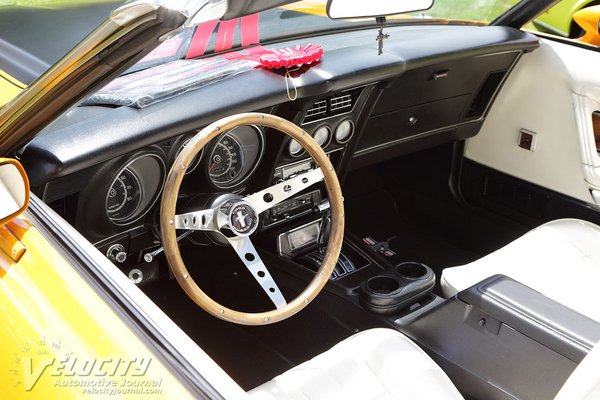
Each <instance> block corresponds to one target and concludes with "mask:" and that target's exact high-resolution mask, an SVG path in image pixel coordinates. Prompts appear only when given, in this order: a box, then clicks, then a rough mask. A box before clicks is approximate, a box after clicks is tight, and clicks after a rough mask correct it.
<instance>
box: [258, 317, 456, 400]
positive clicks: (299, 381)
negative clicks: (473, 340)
mask: <svg viewBox="0 0 600 400" xmlns="http://www.w3.org/2000/svg"><path fill="white" fill-rule="evenodd" d="M315 340H318V338H315ZM249 394H250V397H251V398H252V399H264V400H266V399H269V400H273V399H294V400H296V399H302V400H312V399H315V400H317V399H318V400H331V399H340V400H342V399H343V400H347V399H361V400H369V399H382V400H383V399H427V400H430V399H462V397H461V395H460V393H459V392H458V390H457V389H456V388H455V387H454V385H453V384H452V382H451V381H450V379H449V378H448V377H447V376H446V374H445V373H444V372H443V371H442V370H441V369H440V367H438V365H437V364H436V363H435V362H433V360H431V358H429V356H427V354H425V353H424V352H423V350H421V349H420V348H419V347H418V346H417V345H416V344H415V343H414V342H412V341H411V340H410V339H409V338H407V337H406V336H404V335H403V334H401V333H399V332H397V331H395V330H392V329H371V330H367V331H364V332H361V333H358V334H356V335H354V336H352V337H350V338H348V339H346V340H344V341H342V342H340V343H338V344H337V345H335V346H334V347H333V348H331V349H330V350H328V351H326V352H325V353H322V354H320V355H318V356H317V357H315V358H313V359H312V360H309V361H307V362H305V363H303V364H300V365H299V366H297V367H295V368H293V369H291V370H289V371H287V372H285V373H284V374H282V375H280V376H278V377H276V378H274V379H273V380H271V381H269V382H267V383H265V384H263V385H261V386H259V387H257V388H255V389H253V390H251V391H250V392H249Z"/></svg>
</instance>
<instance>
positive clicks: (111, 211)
mask: <svg viewBox="0 0 600 400" xmlns="http://www.w3.org/2000/svg"><path fill="white" fill-rule="evenodd" d="M141 198H142V190H141V185H140V181H139V179H138V178H137V176H135V174H134V173H133V172H131V171H130V170H129V169H127V168H125V169H124V170H122V171H121V173H120V174H119V175H118V176H117V177H116V179H115V180H114V181H113V183H112V185H111V186H110V189H109V190H108V193H107V195H106V215H107V216H108V218H109V219H111V220H112V221H115V222H120V221H125V220H127V219H129V218H131V217H132V216H133V215H134V214H135V213H136V211H137V209H138V206H139V204H140V200H141Z"/></svg>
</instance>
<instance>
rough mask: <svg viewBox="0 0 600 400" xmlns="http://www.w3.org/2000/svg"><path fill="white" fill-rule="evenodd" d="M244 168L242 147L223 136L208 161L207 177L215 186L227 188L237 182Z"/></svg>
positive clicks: (229, 137) (233, 140)
mask: <svg viewBox="0 0 600 400" xmlns="http://www.w3.org/2000/svg"><path fill="white" fill-rule="evenodd" d="M243 167H244V152H243V151H242V146H240V144H239V143H238V142H237V140H235V139H234V138H233V137H231V136H229V135H225V136H223V137H222V138H221V139H219V141H218V142H217V144H216V145H215V147H214V148H213V150H212V153H211V154H210V157H209V159H208V175H209V176H210V179H211V180H212V181H213V183H215V184H216V185H217V186H227V185H230V184H232V183H233V182H235V181H236V180H237V178H238V177H239V175H240V173H241V172H242V170H243Z"/></svg>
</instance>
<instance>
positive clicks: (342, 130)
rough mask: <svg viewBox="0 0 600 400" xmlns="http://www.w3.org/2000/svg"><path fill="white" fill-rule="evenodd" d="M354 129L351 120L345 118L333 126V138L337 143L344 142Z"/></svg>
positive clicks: (348, 138)
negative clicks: (335, 126)
mask: <svg viewBox="0 0 600 400" xmlns="http://www.w3.org/2000/svg"><path fill="white" fill-rule="evenodd" d="M353 131H354V125H353V124H352V121H350V120H349V119H346V120H344V121H342V122H340V124H339V125H338V126H337V128H335V140H336V141H337V142H338V143H346V142H347V141H348V140H350V138H351V137H352V133H353Z"/></svg>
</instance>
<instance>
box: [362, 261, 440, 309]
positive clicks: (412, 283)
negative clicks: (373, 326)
mask: <svg viewBox="0 0 600 400" xmlns="http://www.w3.org/2000/svg"><path fill="white" fill-rule="evenodd" d="M434 285H435V274H434V272H433V271H432V270H431V268H429V267H428V266H426V265H425V264H422V263H418V262H404V263H401V264H398V265H396V266H394V267H392V268H389V269H388V270H387V271H386V272H382V273H380V274H377V275H375V276H371V277H370V278H367V279H365V280H364V281H363V282H362V284H361V285H360V291H359V301H360V303H361V304H362V306H363V307H364V308H365V309H366V310H369V311H371V312H373V313H376V314H396V313H398V312H400V311H402V310H403V309H405V308H407V307H409V306H410V305H411V304H414V303H415V302H417V301H419V300H420V299H422V298H423V297H425V296H426V295H427V294H428V293H429V292H431V290H432V289H433V286H434Z"/></svg>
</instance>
